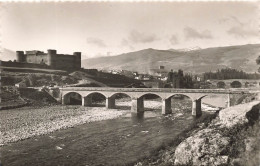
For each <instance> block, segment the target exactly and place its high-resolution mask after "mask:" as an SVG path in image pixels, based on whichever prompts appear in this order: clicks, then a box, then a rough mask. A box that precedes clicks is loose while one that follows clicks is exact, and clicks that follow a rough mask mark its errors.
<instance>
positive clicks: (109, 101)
mask: <svg viewBox="0 0 260 166" xmlns="http://www.w3.org/2000/svg"><path fill="white" fill-rule="evenodd" d="M115 106H116V105H115V97H107V98H106V108H108V109H111V108H115Z"/></svg>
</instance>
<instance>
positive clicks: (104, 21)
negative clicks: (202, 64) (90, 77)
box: [0, 1, 260, 59]
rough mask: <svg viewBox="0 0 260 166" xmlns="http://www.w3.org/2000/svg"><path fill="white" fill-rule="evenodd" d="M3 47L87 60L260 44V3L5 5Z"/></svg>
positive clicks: (41, 3) (2, 20) (3, 13)
mask: <svg viewBox="0 0 260 166" xmlns="http://www.w3.org/2000/svg"><path fill="white" fill-rule="evenodd" d="M2 9H3V10H2V11H1V12H2V14H1V15H2V18H1V25H2V27H1V31H0V32H1V36H2V38H1V44H2V48H6V49H10V50H13V51H16V50H41V51H44V52H46V51H47V49H56V50H57V52H58V53H62V54H72V53H73V52H76V51H80V52H82V54H83V55H82V59H85V58H93V57H98V56H111V55H118V54H121V53H127V52H133V51H138V50H141V49H146V48H154V49H162V50H166V49H182V48H190V47H200V48H208V47H219V46H230V45H244V44H255V43H260V35H259V24H260V21H259V20H260V15H259V11H260V9H259V3H258V2H256V1H255V2H254V1H253V2H252V1H251V2H238V1H237V2H234V1H233V2H34V3H32V2H30V3H29V2H16V3H10V2H9V3H8V2H3V3H2Z"/></svg>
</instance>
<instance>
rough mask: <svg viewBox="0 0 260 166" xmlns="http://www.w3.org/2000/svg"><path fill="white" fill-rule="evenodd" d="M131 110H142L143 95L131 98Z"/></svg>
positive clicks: (137, 111)
mask: <svg viewBox="0 0 260 166" xmlns="http://www.w3.org/2000/svg"><path fill="white" fill-rule="evenodd" d="M131 112H132V113H140V112H144V100H143V97H141V98H133V99H132V106H131Z"/></svg>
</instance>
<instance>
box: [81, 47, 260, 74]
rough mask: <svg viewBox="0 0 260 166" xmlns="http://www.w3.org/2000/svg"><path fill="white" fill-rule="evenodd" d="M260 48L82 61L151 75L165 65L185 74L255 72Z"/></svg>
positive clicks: (86, 64)
mask: <svg viewBox="0 0 260 166" xmlns="http://www.w3.org/2000/svg"><path fill="white" fill-rule="evenodd" d="M259 55H260V44H249V45H241V46H227V47H214V48H206V49H191V50H175V49H169V50H155V49H151V48H149V49H145V50H140V51H136V52H130V53H125V54H121V55H117V56H110V57H99V58H91V59H85V60H82V67H84V68H97V69H125V70H130V71H138V72H145V73H148V72H149V70H150V69H154V68H158V66H160V65H164V66H165V68H166V69H168V70H170V69H173V70H178V69H183V70H184V71H185V72H199V73H202V72H205V71H215V70H217V69H221V68H226V67H231V68H235V69H239V70H240V69H242V70H244V71H245V72H256V71H257V69H258V66H257V64H256V58H257V57H258V56H259Z"/></svg>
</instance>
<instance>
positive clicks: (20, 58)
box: [16, 51, 26, 62]
mask: <svg viewBox="0 0 260 166" xmlns="http://www.w3.org/2000/svg"><path fill="white" fill-rule="evenodd" d="M16 60H17V62H26V55H25V54H24V52H23V51H16Z"/></svg>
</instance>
